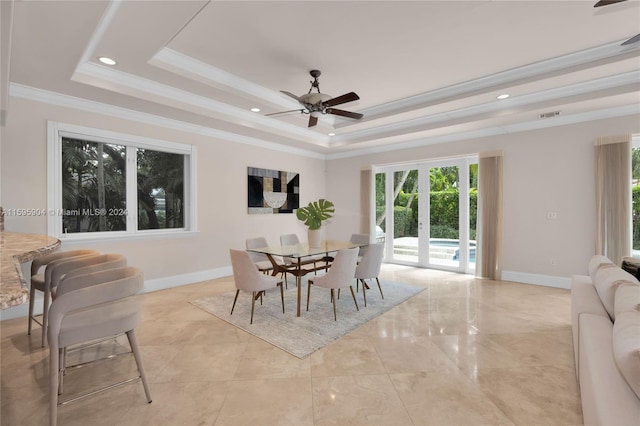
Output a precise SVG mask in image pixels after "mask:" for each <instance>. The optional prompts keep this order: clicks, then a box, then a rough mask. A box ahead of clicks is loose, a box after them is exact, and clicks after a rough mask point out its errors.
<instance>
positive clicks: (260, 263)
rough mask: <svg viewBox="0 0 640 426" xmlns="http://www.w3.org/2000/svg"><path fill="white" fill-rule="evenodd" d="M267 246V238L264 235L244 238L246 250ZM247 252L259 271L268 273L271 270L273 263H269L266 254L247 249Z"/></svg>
mask: <svg viewBox="0 0 640 426" xmlns="http://www.w3.org/2000/svg"><path fill="white" fill-rule="evenodd" d="M268 246H269V244H267V239H266V238H264V237H256V238H247V239H246V240H245V247H246V248H247V250H249V249H257V248H262V247H268ZM248 253H249V256H250V257H251V260H253V263H255V264H256V266H257V267H258V270H259V271H260V272H262V273H263V274H268V273H269V272H271V271H272V270H273V265H272V264H271V261H270V260H269V258H268V257H267V255H266V254H263V253H256V252H252V251H249V252H248Z"/></svg>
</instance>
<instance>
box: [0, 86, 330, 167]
mask: <svg viewBox="0 0 640 426" xmlns="http://www.w3.org/2000/svg"><path fill="white" fill-rule="evenodd" d="M9 89H10V90H9V91H10V93H9V94H10V96H13V97H16V98H22V99H27V100H31V101H35V102H42V103H46V104H51V105H57V106H61V107H65V108H70V109H75V110H80V111H86V112H91V113H96V114H103V115H107V116H110V117H115V118H120V119H124V120H128V121H135V122H138V123H143V124H150V125H153V126H159V127H164V128H168V129H172V130H178V131H181V132H188V133H193V134H198V135H204V136H208V137H211V138H216V139H221V140H226V141H229V142H237V143H242V144H245V145H251V146H256V147H260V148H265V149H270V150H273V151H279V152H285V153H289V154H295V155H300V156H303V157H309V158H315V159H320V160H324V159H325V158H326V155H324V154H319V153H317V152H313V151H308V150H305V149H300V148H292V147H288V146H285V145H282V144H277V143H273V142H270V141H265V140H263V139H258V138H253V137H249V136H243V135H238V134H236V133H231V132H227V131H224V130H217V129H212V128H210V127H206V126H201V125H197V124H192V123H187V122H184V121H180V120H173V119H170V118H166V117H161V116H158V115H154V114H149V113H145V112H140V111H135V110H131V109H128V108H122V107H118V106H113V105H108V104H104V103H101V102H96V101H92V100H88V99H83V98H78V97H75V96H69V95H63V94H61V93H56V92H51V91H49V90H44V89H38V88H35V87H30V86H24V85H21V84H17V83H11V84H10V88H9Z"/></svg>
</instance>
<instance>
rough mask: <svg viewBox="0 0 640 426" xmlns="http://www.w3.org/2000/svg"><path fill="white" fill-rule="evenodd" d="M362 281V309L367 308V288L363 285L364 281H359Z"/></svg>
mask: <svg viewBox="0 0 640 426" xmlns="http://www.w3.org/2000/svg"><path fill="white" fill-rule="evenodd" d="M360 281H362V296H363V297H364V307H365V308H366V307H367V286H366V285H365V284H366V283H365V282H364V280H360Z"/></svg>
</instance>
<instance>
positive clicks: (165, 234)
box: [57, 230, 198, 244]
mask: <svg viewBox="0 0 640 426" xmlns="http://www.w3.org/2000/svg"><path fill="white" fill-rule="evenodd" d="M197 234H198V231H184V230H175V231H165V230H163V231H140V232H135V233H125V232H114V233H113V234H111V233H100V234H94V233H91V232H88V233H84V234H62V235H60V236H58V237H57V238H59V239H60V241H62V242H63V243H70V244H73V243H97V242H118V241H135V240H161V239H168V238H188V237H193V236H195V235H197Z"/></svg>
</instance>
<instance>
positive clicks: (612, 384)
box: [579, 313, 640, 426]
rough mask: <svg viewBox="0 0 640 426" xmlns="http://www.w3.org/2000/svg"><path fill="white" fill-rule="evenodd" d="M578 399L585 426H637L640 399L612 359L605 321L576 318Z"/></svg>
mask: <svg viewBox="0 0 640 426" xmlns="http://www.w3.org/2000/svg"><path fill="white" fill-rule="evenodd" d="M579 321H580V395H581V400H582V415H583V418H584V424H585V426H586V425H637V424H638V419H640V399H638V397H637V396H636V394H635V393H634V392H633V390H632V389H631V388H630V387H629V385H628V384H627V382H626V380H625V378H624V377H623V376H622V374H620V371H619V370H618V367H617V366H616V363H615V360H614V358H613V345H612V339H613V324H612V323H611V321H610V320H609V318H608V317H604V316H601V315H593V314H587V313H584V314H582V315H580V320H579Z"/></svg>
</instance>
